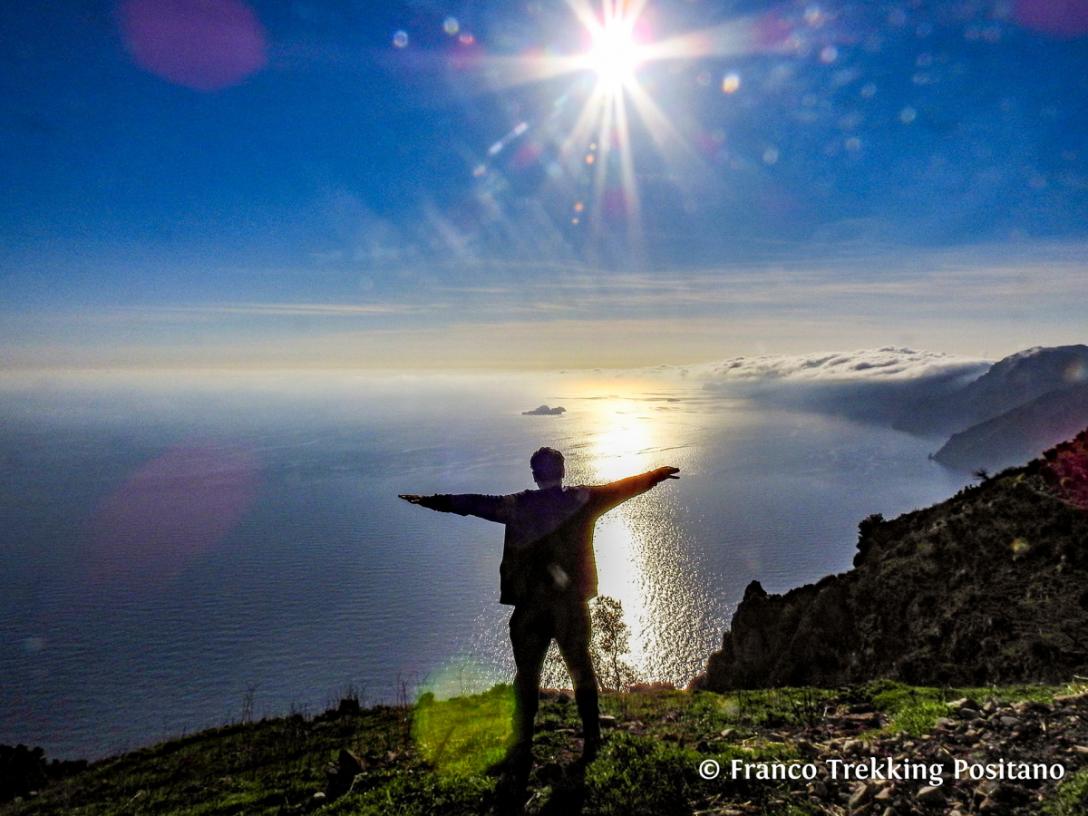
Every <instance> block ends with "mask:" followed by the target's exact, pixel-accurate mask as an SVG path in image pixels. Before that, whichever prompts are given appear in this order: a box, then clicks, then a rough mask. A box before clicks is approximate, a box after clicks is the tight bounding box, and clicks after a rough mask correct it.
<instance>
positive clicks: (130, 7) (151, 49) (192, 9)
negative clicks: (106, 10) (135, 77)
mask: <svg viewBox="0 0 1088 816" xmlns="http://www.w3.org/2000/svg"><path fill="white" fill-rule="evenodd" d="M118 16H119V20H120V25H121V34H122V38H123V40H124V43H125V48H126V49H127V50H128V52H129V54H131V55H132V59H133V60H134V61H135V63H136V64H137V65H139V66H140V67H141V68H143V69H144V70H145V71H148V72H149V73H152V74H154V75H155V76H158V77H160V78H161V79H165V80H166V81H168V82H172V83H174V84H175V85H181V86H183V87H186V88H192V89H193V90H197V91H218V90H222V89H223V88H229V87H230V86H232V85H237V84H238V83H240V82H242V80H244V79H245V78H246V77H248V76H251V75H252V74H255V73H256V72H257V71H259V70H261V69H262V68H264V67H265V65H266V64H267V61H268V57H267V45H266V38H265V31H264V28H263V27H262V26H261V23H260V21H259V20H258V19H257V15H256V14H254V13H253V10H252V9H251V8H250V7H249V6H248V5H246V4H245V3H244V2H242V0H219V2H216V3H207V2H200V0H127V2H124V3H122V4H121V6H120V9H119V15H118Z"/></svg>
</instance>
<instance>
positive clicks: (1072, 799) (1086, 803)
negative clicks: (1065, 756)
mask: <svg viewBox="0 0 1088 816" xmlns="http://www.w3.org/2000/svg"><path fill="white" fill-rule="evenodd" d="M1046 812H1047V813H1048V814H1051V816H1088V769H1085V770H1083V771H1078V772H1077V773H1075V774H1073V775H1072V776H1070V777H1069V778H1068V779H1066V780H1064V781H1063V782H1062V783H1061V785H1059V786H1058V795H1057V796H1056V797H1055V798H1054V799H1053V800H1052V801H1050V802H1047V805H1046Z"/></svg>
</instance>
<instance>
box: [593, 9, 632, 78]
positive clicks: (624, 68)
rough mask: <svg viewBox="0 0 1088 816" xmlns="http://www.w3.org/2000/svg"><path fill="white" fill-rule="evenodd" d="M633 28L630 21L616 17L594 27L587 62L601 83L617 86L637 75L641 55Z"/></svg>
mask: <svg viewBox="0 0 1088 816" xmlns="http://www.w3.org/2000/svg"><path fill="white" fill-rule="evenodd" d="M631 28H632V26H631V23H630V21H628V20H624V19H622V18H615V19H612V20H609V21H608V22H606V23H605V24H604V25H603V26H600V27H598V28H595V29H593V31H592V35H593V46H592V48H591V49H590V51H589V54H588V55H587V62H588V64H589V67H590V68H592V69H593V70H594V71H596V72H597V78H598V79H599V80H600V82H601V84H602V85H606V86H609V87H612V88H617V87H622V86H624V85H627V84H629V83H630V82H631V80H632V79H634V76H635V69H637V68H638V65H639V62H641V55H640V53H639V52H640V49H639V44H638V42H637V41H636V40H635V36H634V32H633V31H632V30H631Z"/></svg>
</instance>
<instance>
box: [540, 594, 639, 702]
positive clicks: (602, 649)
mask: <svg viewBox="0 0 1088 816" xmlns="http://www.w3.org/2000/svg"><path fill="white" fill-rule="evenodd" d="M590 621H591V623H592V625H593V639H592V641H590V645H589V654H590V657H592V658H593V668H594V670H595V671H596V674H597V685H598V686H599V687H600V688H601V690H602V691H623V690H624V689H626V688H627V687H628V686H629V685H631V684H632V683H635V682H637V681H638V679H639V678H638V672H637V671H636V670H635V668H634V667H633V666H632V665H631V664H630V663H628V662H627V660H625V659H624V656H625V655H626V654H627V653H628V651H630V648H631V632H630V629H629V628H628V626H627V624H626V623H625V622H624V620H623V604H621V603H620V602H619V601H618V600H616V599H615V598H610V597H609V596H607V595H601V596H599V597H597V598H596V599H594V600H593V601H592V602H591V603H590ZM541 683H542V684H543V685H544V686H546V687H551V688H559V687H564V686H566V685H568V683H569V678H568V676H567V670H566V666H564V665H563V659H562V657H561V656H560V654H559V649H558V648H557V647H556V645H555V643H554V642H552V644H551V645H550V646H549V647H548V654H547V655H546V656H545V658H544V667H543V670H542V671H541Z"/></svg>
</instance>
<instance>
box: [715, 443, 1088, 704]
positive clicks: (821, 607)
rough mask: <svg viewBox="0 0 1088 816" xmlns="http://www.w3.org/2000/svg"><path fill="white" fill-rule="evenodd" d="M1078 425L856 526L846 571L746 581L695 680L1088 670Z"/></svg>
mask: <svg viewBox="0 0 1088 816" xmlns="http://www.w3.org/2000/svg"><path fill="white" fill-rule="evenodd" d="M1086 508H1088V431H1084V432H1082V433H1081V434H1080V435H1079V436H1078V437H1077V438H1076V439H1075V440H1073V441H1071V442H1067V443H1064V444H1062V445H1059V446H1058V447H1057V448H1054V449H1052V450H1050V451H1048V452H1047V454H1046V455H1045V456H1044V457H1043V458H1042V459H1037V460H1035V461H1033V462H1031V463H1030V464H1029V465H1027V466H1025V467H1022V468H1015V469H1010V470H1007V471H1005V472H1003V473H1001V474H998V475H997V476H995V477H993V478H991V479H988V480H986V481H984V482H983V483H982V484H979V485H977V486H973V487H970V488H967V489H965V490H963V491H961V492H960V493H959V494H957V495H956V496H954V497H953V498H951V499H949V500H947V501H945V502H943V503H941V504H938V505H935V506H933V507H930V508H927V509H925V510H918V511H915V512H913V513H908V514H906V515H903V516H900V517H899V518H897V519H893V520H890V521H886V520H884V519H883V518H881V517H880V516H872V517H870V518H868V519H866V520H865V521H863V522H862V523H861V525H860V529H859V540H858V552H857V555H856V556H855V558H854V569H852V570H850V571H849V572H846V573H843V574H841V575H833V576H828V577H826V578H824V579H823V580H821V581H819V582H818V583H816V584H810V585H807V586H803V587H799V588H798V589H794V590H792V591H790V592H788V593H786V594H785V595H768V594H767V593H766V592H765V591H764V590H763V588H762V587H761V586H760V585H759V584H758V583H757V582H754V581H753V582H752V583H751V584H750V585H749V586H748V589H747V590H746V592H745V595H744V599H743V601H742V602H741V604H740V606H739V607H738V608H737V611H736V614H735V615H734V617H733V620H732V624H731V628H730V629H729V631H727V632H726V633H725V636H724V639H723V643H722V649H721V651H719V652H716V653H714V654H713V655H712V656H711V658H710V661H709V664H708V666H707V671H706V674H705V675H704V676H702V677H701V678H699V680H698V681H697V685H699V686H701V687H704V688H709V689H713V690H719V691H722V690H726V689H732V688H753V687H767V686H783V685H822V686H832V685H839V684H843V683H852V682H859V681H864V680H869V679H872V678H876V677H889V678H894V679H900V680H903V681H906V682H910V683H920V684H932V685H942V684H965V685H978V684H984V683H993V682H1012V681H1027V680H1038V681H1053V680H1057V679H1060V678H1068V677H1069V676H1071V675H1073V674H1076V673H1080V674H1084V673H1086V672H1088V512H1086Z"/></svg>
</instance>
